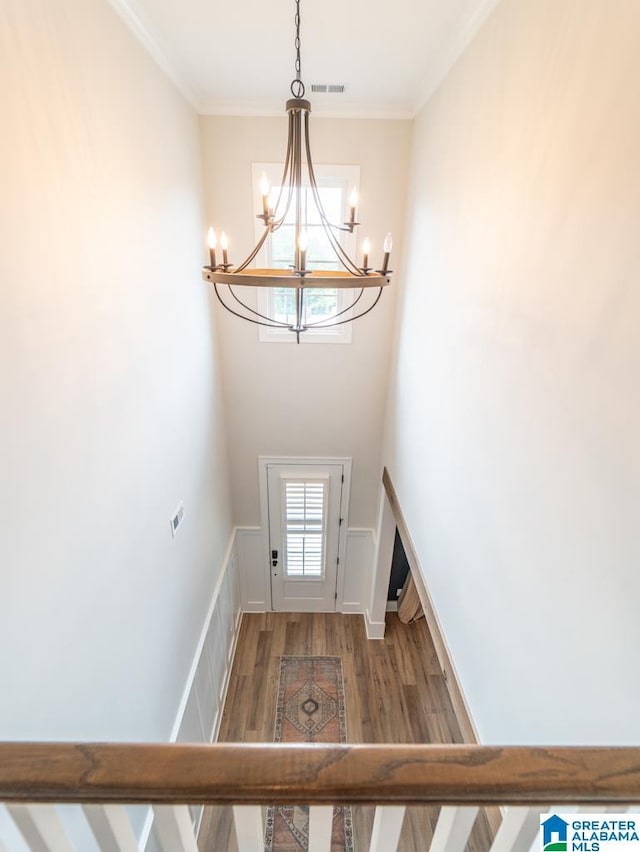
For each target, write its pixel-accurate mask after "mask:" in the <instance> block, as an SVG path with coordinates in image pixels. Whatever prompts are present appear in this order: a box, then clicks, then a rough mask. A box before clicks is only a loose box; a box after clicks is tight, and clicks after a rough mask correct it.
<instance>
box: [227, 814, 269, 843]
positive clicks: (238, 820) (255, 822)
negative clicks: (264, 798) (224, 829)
mask: <svg viewBox="0 0 640 852" xmlns="http://www.w3.org/2000/svg"><path fill="white" fill-rule="evenodd" d="M233 823H234V825H235V828H236V841H237V843H238V852H264V823H263V822H262V808H261V807H260V805H234V806H233Z"/></svg>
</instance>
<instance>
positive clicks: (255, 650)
mask: <svg viewBox="0 0 640 852" xmlns="http://www.w3.org/2000/svg"><path fill="white" fill-rule="evenodd" d="M283 654H300V655H305V654H320V655H322V654H328V655H335V656H340V657H341V658H342V667H343V674H344V686H345V703H346V712H347V740H348V742H353V743H414V742H415V743H420V742H432V743H456V742H462V741H463V740H462V735H461V732H460V728H459V726H458V723H457V720H456V717H455V714H454V712H453V709H452V707H451V702H450V699H449V694H448V692H447V688H446V684H445V681H444V677H443V675H442V672H441V670H440V667H439V664H438V660H437V657H436V652H435V648H434V646H433V642H432V640H431V636H430V634H429V630H428V628H427V626H426V623H425V621H424V619H422V620H421V621H418V622H415V623H413V624H402V623H401V622H400V621H399V620H398V618H397V616H396V615H395V614H394V613H388V617H387V630H386V636H385V638H384V639H383V640H368V639H367V637H366V633H365V628H364V620H363V618H362V616H360V615H341V614H337V613H336V614H334V613H320V614H305V613H274V612H268V613H247V614H245V615H244V616H243V621H242V626H241V629H240V635H239V637H238V647H237V649H236V655H235V660H234V664H233V669H232V672H231V679H230V682H229V689H228V693H227V700H226V704H225V709H224V715H223V718H222V723H221V727H220V734H219V737H218V739H219V740H220V741H221V742H271V741H272V739H273V730H274V722H275V706H276V693H277V689H278V671H279V661H280V660H279V658H280V656H281V655H283ZM353 814H354V827H355V838H356V850H357V852H364V850H366V849H368V845H369V839H370V836H371V826H372V822H373V809H372V808H365V807H354V808H353ZM436 817H437V809H433V808H408V809H407V817H406V818H405V822H404V828H403V833H402V838H401V842H400V846H399V850H400V852H424V850H425V849H428V846H429V842H430V838H431V834H432V831H433V826H434V825H435V819H436ZM490 844H491V835H490V832H489V829H488V824H487V822H486V819H485V818H484V815H482V816H481V817H480V818H479V819H478V820H477V822H476V826H475V828H474V831H473V834H472V838H471V841H470V842H469V846H468V848H469V850H473V852H485V850H487V849H488V848H489V846H490ZM199 847H200V850H201V852H235V849H236V844H235V838H234V836H233V830H232V828H231V817H230V809H229V808H226V809H225V808H207V809H206V810H205V814H204V817H203V822H202V827H201V830H200V838H199Z"/></svg>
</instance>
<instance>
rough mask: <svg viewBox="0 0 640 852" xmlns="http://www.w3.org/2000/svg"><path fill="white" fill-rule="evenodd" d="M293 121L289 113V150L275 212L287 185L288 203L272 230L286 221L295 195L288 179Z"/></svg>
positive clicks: (286, 155) (275, 229)
mask: <svg viewBox="0 0 640 852" xmlns="http://www.w3.org/2000/svg"><path fill="white" fill-rule="evenodd" d="M292 143H293V121H292V120H291V115H289V130H288V134H287V152H286V154H285V158H284V168H283V170H282V180H281V181H280V190H279V192H278V198H277V200H276V203H275V207H274V208H273V212H274V213H275V212H276V210H278V209H279V208H280V202H281V201H282V194H283V192H284V189H285V187H287V189H288V195H287V203H286V206H285V209H284V213H283V214H282V216H281V217H280V219H277V220H276V219H274V220H273V221H272V222H271V230H272V231H277V230H278V229H279V228H280V227H281V226H282V225H283V223H284V220H285V217H286V215H287V213H288V212H289V207H291V199H292V197H293V183H292V181H291V180H287V178H288V176H289V167H290V163H291V149H292V147H293V144H292Z"/></svg>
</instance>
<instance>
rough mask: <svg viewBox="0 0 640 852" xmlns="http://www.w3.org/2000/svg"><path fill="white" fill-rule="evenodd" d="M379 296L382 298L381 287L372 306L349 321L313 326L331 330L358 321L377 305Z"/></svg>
mask: <svg viewBox="0 0 640 852" xmlns="http://www.w3.org/2000/svg"><path fill="white" fill-rule="evenodd" d="M380 296H382V287H381V288H380V289H379V290H378V295H377V296H376V298H375V300H374V302H373V304H371V305H370V306H369V307H368V308H367V310H366V311H362V313H361V314H356V315H355V317H349V319H345V320H340V322H332V323H330V324H329V325H320V324H318V325H317V326H315V327H316V328H333V327H334V326H336V325H344V324H345V323H347V322H354V321H355V320H357V319H360V317H363V316H366V314H368V313H369V311H372V310H373V309H374V308H375V306H376V305H377V304H378V302H379V301H380ZM307 328H308V326H307Z"/></svg>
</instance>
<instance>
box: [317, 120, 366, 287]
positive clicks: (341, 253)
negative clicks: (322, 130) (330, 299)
mask: <svg viewBox="0 0 640 852" xmlns="http://www.w3.org/2000/svg"><path fill="white" fill-rule="evenodd" d="M304 130H305V134H304V135H305V147H306V155H307V170H308V172H309V184H310V185H311V191H312V193H313V199H314V201H315V204H316V207H317V208H318V213H319V214H320V220H321V222H322V224H323V226H324V231H325V233H326V235H327V237H328V238H329V241H330V243H331V245H332V247H333V250H334V251H335V253H336V255H337V256H338V260H339V261H340V262H341V263H342V265H343V266H344V268H345V269H346V270H347V271H348V272H351V273H352V274H353V275H356V276H361V275H363V274H364V273H363V272H362V270H361V269H360V267H358V266H357V265H356V264H355V263H354V262H353V261H352V260H351V258H350V257H349V255H348V254H347V252H346V251H345V250H344V249H343V248H342V246H341V245H340V242H339V241H338V240H337V239H336V236H335V234H334V233H333V231H332V230H331V228H332V227H333V226H332V224H331V222H330V221H329V218H328V217H327V214H326V213H325V211H324V207H323V206H322V200H321V198H320V193H319V191H318V184H317V181H316V175H315V171H314V168H313V159H312V157H311V143H310V141H309V113H308V112H307V113H305V117H304Z"/></svg>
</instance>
